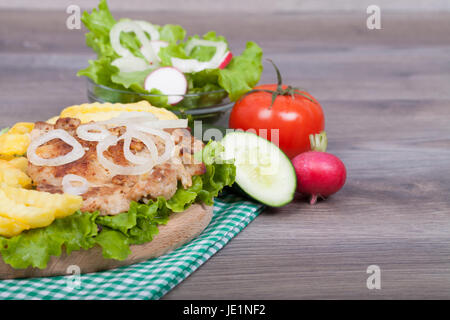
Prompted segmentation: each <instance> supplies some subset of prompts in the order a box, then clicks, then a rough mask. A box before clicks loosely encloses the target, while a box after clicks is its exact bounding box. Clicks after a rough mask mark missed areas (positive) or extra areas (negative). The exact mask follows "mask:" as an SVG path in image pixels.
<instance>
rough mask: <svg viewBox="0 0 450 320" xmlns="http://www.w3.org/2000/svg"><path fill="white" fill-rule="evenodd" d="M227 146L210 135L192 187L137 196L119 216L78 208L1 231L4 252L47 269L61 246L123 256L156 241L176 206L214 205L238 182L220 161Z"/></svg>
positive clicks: (18, 262) (13, 260)
mask: <svg viewBox="0 0 450 320" xmlns="http://www.w3.org/2000/svg"><path fill="white" fill-rule="evenodd" d="M222 152H223V146H222V145H221V144H220V143H218V142H215V141H210V142H209V143H208V144H207V145H206V146H205V147H204V148H203V150H202V151H201V152H199V153H198V154H196V155H195V157H196V159H197V160H201V161H202V162H203V163H204V164H205V173H204V174H203V175H199V176H194V177H193V179H192V186H191V187H189V188H187V189H184V188H183V187H182V186H181V185H180V186H179V187H178V189H177V191H176V193H175V195H174V196H173V197H172V198H171V199H169V200H166V199H164V198H162V197H159V198H157V199H155V200H150V201H148V202H147V203H138V202H132V203H131V204H130V209H129V210H128V211H127V212H124V213H121V214H118V215H116V216H100V215H99V214H98V213H97V212H95V213H82V212H76V213H74V214H73V215H71V216H69V217H66V218H62V219H57V220H55V221H54V222H53V223H52V224H51V225H49V226H48V227H45V228H39V229H32V230H28V231H25V232H23V233H21V234H20V235H17V236H15V237H11V238H5V237H1V236H0V253H1V256H2V258H3V260H4V261H5V262H6V263H8V264H10V265H11V266H12V267H13V268H16V269H24V268H27V267H29V266H32V267H37V268H41V269H43V268H45V267H46V266H47V263H48V261H49V259H50V257H51V256H60V255H61V253H62V248H65V249H66V252H67V254H70V253H71V252H72V251H75V250H81V249H85V250H87V249H89V248H92V247H94V246H95V245H99V246H100V247H101V248H102V254H103V257H105V258H107V259H116V260H124V259H126V258H127V257H128V255H129V254H130V253H131V250H130V245H132V244H142V243H146V242H149V241H152V240H153V238H154V237H155V235H157V234H158V226H159V225H161V224H166V223H167V222H168V221H169V217H170V214H171V213H172V212H181V211H184V210H186V209H187V208H188V207H189V206H190V205H192V204H193V203H196V202H199V203H205V204H207V205H213V203H214V197H216V196H218V194H219V192H220V191H221V190H222V189H223V188H224V187H225V186H231V185H232V184H233V183H234V179H235V175H236V167H235V166H234V164H233V163H231V162H222V161H221V159H220V155H221V153H222ZM98 230H100V231H98Z"/></svg>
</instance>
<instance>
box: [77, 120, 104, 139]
mask: <svg viewBox="0 0 450 320" xmlns="http://www.w3.org/2000/svg"><path fill="white" fill-rule="evenodd" d="M89 131H99V132H89ZM77 135H78V137H80V139H83V140H85V141H102V140H104V139H105V138H106V137H108V136H109V135H111V133H110V132H109V131H108V130H106V129H105V128H103V127H102V126H100V125H99V124H97V123H89V124H83V125H81V126H79V127H78V128H77Z"/></svg>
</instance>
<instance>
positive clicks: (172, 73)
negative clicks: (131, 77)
mask: <svg viewBox="0 0 450 320" xmlns="http://www.w3.org/2000/svg"><path fill="white" fill-rule="evenodd" d="M187 87H188V83H187V80H186V77H185V76H184V74H183V73H182V72H181V71H179V70H178V69H176V68H174V67H162V68H158V69H156V70H155V71H153V72H151V73H150V74H149V75H148V76H147V78H145V82H144V88H145V90H148V91H150V90H152V89H157V90H159V91H161V92H162V93H163V94H166V95H167V96H168V97H167V98H168V99H167V102H168V103H169V104H172V105H174V104H177V103H178V102H180V101H181V100H183V95H184V94H186V92H187Z"/></svg>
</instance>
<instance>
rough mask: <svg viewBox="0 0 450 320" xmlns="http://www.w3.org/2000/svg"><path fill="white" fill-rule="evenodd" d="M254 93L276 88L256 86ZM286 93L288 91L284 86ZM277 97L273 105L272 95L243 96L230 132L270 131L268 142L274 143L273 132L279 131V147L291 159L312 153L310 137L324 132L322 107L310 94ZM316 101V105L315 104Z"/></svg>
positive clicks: (237, 106)
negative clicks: (236, 130)
mask: <svg viewBox="0 0 450 320" xmlns="http://www.w3.org/2000/svg"><path fill="white" fill-rule="evenodd" d="M254 89H259V90H270V91H276V90H277V85H276V84H266V85H261V86H257V87H255V88H254ZM282 89H283V90H286V89H289V87H288V86H286V85H283V86H282ZM302 93H303V94H305V95H306V96H308V97H309V98H310V99H311V100H312V101H311V100H309V99H308V98H306V97H304V96H302V95H301V94H294V96H292V95H290V94H285V95H278V96H277V98H276V99H275V102H274V103H273V105H272V106H271V103H272V93H270V92H264V91H258V92H252V93H249V94H248V95H246V96H244V97H243V98H242V99H241V100H239V101H238V102H237V103H236V104H235V105H234V107H233V110H232V112H231V116H230V123H229V125H230V128H233V129H243V130H248V129H254V130H256V133H257V134H259V135H260V136H263V137H264V133H263V134H261V132H260V129H267V137H264V138H267V139H269V140H271V141H272V142H276V141H274V140H275V139H274V138H275V137H274V136H273V135H271V134H270V133H271V129H279V147H280V148H281V150H283V151H284V152H285V153H286V154H287V156H288V157H289V158H293V157H295V156H296V155H298V154H300V153H302V152H306V151H309V150H311V146H310V141H309V135H310V134H316V133H320V132H321V131H323V130H324V128H325V119H324V115H323V111H322V108H321V106H320V104H319V103H318V102H317V101H316V99H314V97H313V96H311V95H310V94H308V93H306V92H303V91H302ZM313 101H314V102H313Z"/></svg>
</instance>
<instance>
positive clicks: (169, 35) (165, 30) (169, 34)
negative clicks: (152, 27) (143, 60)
mask: <svg viewBox="0 0 450 320" xmlns="http://www.w3.org/2000/svg"><path fill="white" fill-rule="evenodd" d="M184 38H186V30H184V29H183V27H182V26H179V25H174V24H166V25H164V26H162V27H160V28H159V40H162V41H167V42H169V43H177V42H178V41H183V40H184Z"/></svg>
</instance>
